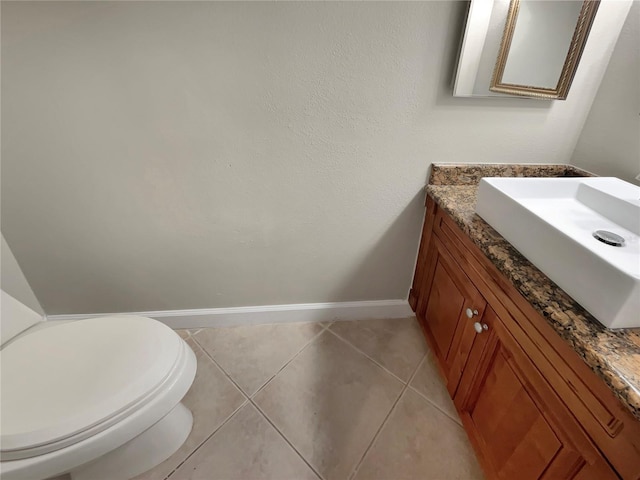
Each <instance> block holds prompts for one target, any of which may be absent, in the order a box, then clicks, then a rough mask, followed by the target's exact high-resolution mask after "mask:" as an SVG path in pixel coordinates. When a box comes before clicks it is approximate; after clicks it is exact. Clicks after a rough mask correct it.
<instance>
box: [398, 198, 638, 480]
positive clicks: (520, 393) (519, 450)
mask: <svg viewBox="0 0 640 480" xmlns="http://www.w3.org/2000/svg"><path fill="white" fill-rule="evenodd" d="M409 302H410V304H411V306H412V308H413V309H414V311H415V312H416V316H417V318H418V320H419V322H420V325H421V327H422V330H423V332H424V335H425V338H426V340H427V342H428V343H429V345H430V347H431V348H432V350H433V352H434V354H435V357H436V358H437V360H438V364H439V367H440V370H441V373H442V374H443V377H444V379H445V381H446V384H447V389H448V391H449V394H450V395H451V397H452V398H453V400H454V404H455V406H456V409H457V410H458V414H459V415H460V417H461V419H462V422H463V425H464V427H465V430H466V431H467V434H468V436H469V438H470V440H471V443H472V445H473V447H474V449H475V451H476V454H477V456H478V459H479V461H480V463H481V465H482V466H483V468H484V470H485V473H486V474H487V476H488V477H489V478H496V479H514V478H517V479H518V480H529V479H553V480H556V479H557V480H559V479H603V480H604V479H609V478H620V477H621V478H624V479H627V478H629V479H635V480H637V479H640V422H638V421H637V419H635V418H634V417H633V416H632V415H631V414H630V413H629V412H628V411H626V410H625V408H624V407H623V406H622V405H620V403H619V401H618V400H617V399H616V398H615V397H614V396H613V394H612V393H611V391H610V390H609V389H608V387H607V386H606V385H605V384H604V382H602V380H600V379H599V378H597V377H596V376H595V375H594V374H593V372H591V371H590V370H589V368H588V367H587V366H586V365H585V364H584V362H583V361H582V359H580V358H579V357H578V356H577V354H576V353H575V352H574V351H573V350H571V347H570V346H569V345H567V344H566V343H565V342H564V341H563V340H562V339H561V338H560V337H559V336H558V335H557V334H556V333H555V332H553V331H552V329H551V327H550V326H549V325H548V324H546V321H545V320H544V319H542V318H541V317H540V316H539V314H538V313H537V312H535V311H534V310H533V307H531V305H529V304H528V302H526V300H524V298H523V297H522V296H520V295H519V293H517V292H516V291H515V288H514V287H513V286H512V285H510V284H509V282H508V280H506V279H505V278H504V277H503V276H502V275H501V274H500V273H499V272H498V271H497V270H496V269H495V267H493V266H492V265H489V261H488V260H487V259H486V257H484V256H483V254H482V253H481V252H480V250H479V249H478V248H477V247H476V246H475V245H473V244H472V242H471V240H470V239H469V238H468V237H466V235H465V234H464V233H463V232H462V231H461V230H460V229H459V228H458V227H457V226H456V225H455V223H454V222H453V220H452V219H451V218H450V217H449V216H448V215H447V214H446V213H445V212H443V211H442V210H440V209H439V208H438V207H437V205H436V204H435V202H434V201H433V200H432V199H431V198H428V200H427V215H426V217H425V223H424V229H423V237H422V240H421V244H420V252H419V254H418V264H417V266H416V274H415V277H414V282H413V287H412V289H411V292H410V296H409Z"/></svg>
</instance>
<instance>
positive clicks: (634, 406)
mask: <svg viewBox="0 0 640 480" xmlns="http://www.w3.org/2000/svg"><path fill="white" fill-rule="evenodd" d="M491 176H496V177H498V176H499V177H530V176H538V177H566V176H572V177H575V176H591V174H590V173H588V172H585V171H583V170H580V169H578V168H576V167H573V166H571V165H497V164H483V165H449V164H433V165H432V169H431V176H430V180H429V184H428V185H427V187H426V190H427V193H428V194H429V195H430V196H431V197H432V198H433V199H434V200H435V201H436V202H437V204H438V205H439V206H440V207H441V208H442V209H444V210H445V211H446V212H447V213H448V214H449V215H450V216H451V217H452V218H453V219H454V220H455V222H456V223H457V224H458V226H459V227H460V228H461V229H462V230H463V231H464V232H465V233H466V234H467V235H468V236H469V237H470V238H471V240H472V241H473V242H474V243H475V244H476V245H477V246H478V248H480V250H481V251H482V252H483V253H484V254H485V255H486V257H487V258H488V259H489V260H490V261H491V262H492V263H493V264H494V265H495V266H496V267H497V268H498V270H499V271H500V272H502V274H503V275H504V276H505V277H507V278H508V279H509V280H510V281H511V283H512V284H513V285H514V286H515V287H516V288H517V289H518V291H519V292H520V293H521V294H522V296H524V298H525V299H527V300H528V301H529V302H530V303H531V305H532V306H533V307H534V308H535V309H536V310H537V311H538V312H540V314H541V315H542V316H543V317H544V318H545V319H546V320H547V322H548V323H549V325H551V326H552V327H553V328H554V330H555V331H556V332H557V333H558V335H560V337H562V338H563V339H564V340H565V341H567V342H568V343H569V345H571V346H572V347H573V349H574V350H575V351H576V352H577V353H578V355H580V356H581V357H582V358H583V359H584V361H585V362H586V363H587V365H588V366H589V367H591V369H592V370H593V371H594V372H595V373H596V375H598V376H599V377H600V378H602V379H603V380H604V381H605V383H606V384H607V385H608V386H609V387H610V388H611V390H612V391H613V393H614V394H615V395H616V396H617V397H618V398H619V399H620V400H621V401H622V403H623V404H624V405H625V406H626V407H627V408H628V409H629V410H630V411H631V413H632V414H633V415H634V416H635V417H636V418H637V419H639V420H640V328H634V329H626V330H608V329H606V328H605V327H604V326H602V325H601V324H600V323H599V322H598V321H597V320H596V319H595V318H594V317H593V316H592V315H591V314H589V313H588V312H587V311H586V310H585V309H584V308H582V307H581V306H580V305H579V304H578V303H576V301H575V300H573V299H572V298H571V297H570V296H569V295H567V294H566V293H565V292H564V291H563V290H562V289H561V288H560V287H558V286H557V285H556V284H555V283H553V281H552V280H551V279H549V277H547V276H546V275H545V274H544V273H542V272H541V271H540V270H538V269H537V268H536V267H535V266H534V265H533V264H531V262H529V261H528V260H527V259H526V258H525V257H524V256H522V254H521V253H520V252H518V251H517V250H516V249H515V248H514V247H513V246H512V245H511V244H510V243H509V242H507V241H506V240H505V239H504V238H503V237H502V236H501V235H500V234H499V233H498V232H496V231H495V230H494V229H493V228H492V227H491V226H489V224H487V223H486V222H485V221H484V220H482V219H481V218H480V217H479V216H478V215H476V213H475V205H476V196H477V193H478V182H479V181H480V178H481V177H491Z"/></svg>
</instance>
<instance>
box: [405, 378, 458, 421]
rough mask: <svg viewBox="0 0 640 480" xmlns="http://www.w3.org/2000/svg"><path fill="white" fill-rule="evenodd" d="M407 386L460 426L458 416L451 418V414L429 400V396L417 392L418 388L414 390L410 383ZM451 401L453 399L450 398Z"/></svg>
mask: <svg viewBox="0 0 640 480" xmlns="http://www.w3.org/2000/svg"><path fill="white" fill-rule="evenodd" d="M409 388H410V389H411V391H412V392H414V393H417V394H418V395H420V397H421V398H423V399H424V400H426V401H427V402H429V404H431V405H432V406H433V407H435V408H436V409H437V410H438V411H439V412H441V413H442V414H444V415H445V416H446V417H447V418H449V419H450V420H452V421H453V422H454V423H455V424H456V425H458V426H459V427H462V422H461V420H460V418H458V419H455V418H453V416H451V414H450V413H449V412H447V411H445V410H444V409H443V408H442V407H440V406H439V405H438V404H436V403H435V402H434V401H433V400H431V399H430V398H429V397H427V396H426V395H425V394H423V393H422V392H419V391H418V390H416V389H415V388H414V387H412V386H411V385H409ZM452 401H453V400H452Z"/></svg>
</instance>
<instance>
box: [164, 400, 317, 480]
mask: <svg viewBox="0 0 640 480" xmlns="http://www.w3.org/2000/svg"><path fill="white" fill-rule="evenodd" d="M170 478H171V479H174V478H175V479H178V480H215V479H225V480H232V479H237V480H253V479H256V480H268V479H274V480H287V479H292V480H305V479H309V480H311V479H313V480H317V479H318V477H317V476H316V474H315V473H313V470H311V469H310V468H309V466H308V465H307V464H306V463H305V462H304V461H303V460H302V459H301V458H300V456H298V454H297V453H296V452H295V451H294V450H293V449H292V448H291V446H290V445H289V444H288V443H287V442H285V441H284V440H283V438H282V437H281V436H280V434H279V433H278V432H277V431H276V430H275V429H274V428H273V427H272V426H271V425H270V424H269V422H267V421H266V420H265V418H264V417H263V416H262V415H261V414H260V413H259V412H258V411H257V410H256V409H255V407H254V406H253V405H251V404H247V405H245V406H244V407H242V408H241V409H240V410H239V411H238V412H237V413H236V414H235V415H234V416H233V417H232V418H231V420H229V421H228V422H227V423H226V424H225V425H223V426H222V428H220V430H218V431H217V432H216V433H215V435H213V436H212V437H211V438H210V439H209V440H207V442H206V443H205V444H204V445H203V446H202V447H200V448H199V449H198V451H197V452H196V453H194V454H193V455H192V456H191V457H190V458H189V459H188V460H187V461H186V462H185V463H184V464H182V466H181V467H180V468H179V469H178V470H177V471H176V472H175V473H174V474H173V475H171V477H170Z"/></svg>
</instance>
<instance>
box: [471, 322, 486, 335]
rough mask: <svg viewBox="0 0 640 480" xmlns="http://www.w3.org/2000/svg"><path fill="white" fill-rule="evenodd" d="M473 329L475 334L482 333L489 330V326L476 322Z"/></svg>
mask: <svg viewBox="0 0 640 480" xmlns="http://www.w3.org/2000/svg"><path fill="white" fill-rule="evenodd" d="M473 328H475V329H476V332H477V333H482V332H484V331H485V330H489V325H487V324H486V323H480V322H476V323H474V324H473Z"/></svg>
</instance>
